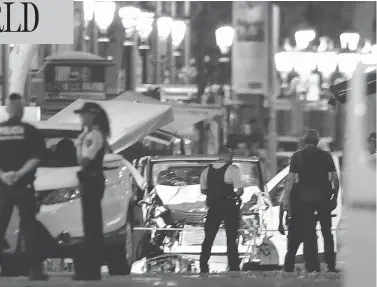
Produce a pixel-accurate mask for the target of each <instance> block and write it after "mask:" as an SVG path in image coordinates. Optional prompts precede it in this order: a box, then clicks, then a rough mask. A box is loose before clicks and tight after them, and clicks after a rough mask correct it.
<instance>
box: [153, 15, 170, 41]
mask: <svg viewBox="0 0 377 287" xmlns="http://www.w3.org/2000/svg"><path fill="white" fill-rule="evenodd" d="M172 25H173V19H172V18H171V17H160V18H158V19H157V31H158V37H160V38H161V39H163V40H166V39H167V38H168V37H169V35H170V33H171V31H172Z"/></svg>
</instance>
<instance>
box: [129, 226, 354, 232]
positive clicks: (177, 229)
mask: <svg viewBox="0 0 377 287" xmlns="http://www.w3.org/2000/svg"><path fill="white" fill-rule="evenodd" d="M133 230H142V231H187V230H188V229H185V228H167V227H165V228H164V227H162V228H159V227H134V228H133ZM219 230H225V229H224V228H219ZM253 230H254V229H253ZM316 230H317V231H320V230H321V228H317V229H316ZM331 230H332V231H334V230H336V231H347V230H348V228H332V229H331ZM240 231H250V229H238V232H240ZM258 231H260V232H276V231H279V230H278V229H258Z"/></svg>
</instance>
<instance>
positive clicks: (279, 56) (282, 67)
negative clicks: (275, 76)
mask: <svg viewBox="0 0 377 287" xmlns="http://www.w3.org/2000/svg"><path fill="white" fill-rule="evenodd" d="M274 58H275V67H276V70H277V71H278V72H286V73H288V72H290V71H292V69H293V61H294V54H293V53H291V52H279V53H276V54H275V57H274Z"/></svg>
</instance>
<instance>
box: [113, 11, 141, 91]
mask: <svg viewBox="0 0 377 287" xmlns="http://www.w3.org/2000/svg"><path fill="white" fill-rule="evenodd" d="M118 13H119V17H120V18H122V24H123V27H124V30H125V36H126V39H125V41H124V42H123V64H124V70H125V74H126V91H128V90H133V89H134V88H135V84H136V80H135V68H136V63H135V62H136V59H135V58H136V57H134V56H133V55H134V53H136V52H137V50H136V49H137V46H136V45H137V41H136V40H137V33H136V32H137V30H136V29H137V25H138V19H139V16H140V14H141V10H140V9H139V8H137V7H133V6H127V7H122V8H120V9H119V12H118ZM139 27H140V25H139Z"/></svg>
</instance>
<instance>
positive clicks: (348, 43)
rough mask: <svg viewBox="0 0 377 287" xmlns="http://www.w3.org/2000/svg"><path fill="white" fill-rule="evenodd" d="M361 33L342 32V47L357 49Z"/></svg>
mask: <svg viewBox="0 0 377 287" xmlns="http://www.w3.org/2000/svg"><path fill="white" fill-rule="evenodd" d="M359 40H360V35H359V34H358V33H342V34H341V35H340V45H341V47H342V49H347V48H348V49H350V50H351V51H356V50H357V46H358V44H359Z"/></svg>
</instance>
